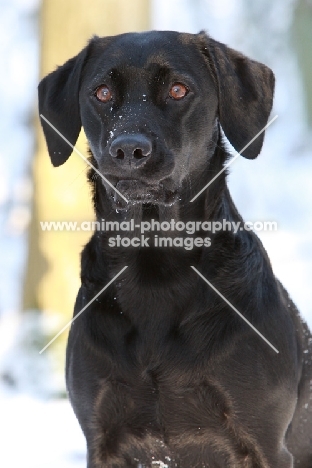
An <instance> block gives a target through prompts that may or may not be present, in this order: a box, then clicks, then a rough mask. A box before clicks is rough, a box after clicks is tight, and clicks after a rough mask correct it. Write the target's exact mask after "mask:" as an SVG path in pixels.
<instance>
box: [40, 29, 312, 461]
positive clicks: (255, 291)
mask: <svg viewBox="0 0 312 468" xmlns="http://www.w3.org/2000/svg"><path fill="white" fill-rule="evenodd" d="M174 83H183V85H185V89H186V92H187V94H186V95H185V97H183V98H182V99H180V100H175V99H173V98H172V97H170V96H169V94H170V92H171V91H170V89H171V87H172V85H173V84H174ZM101 85H106V86H107V87H108V88H109V89H110V92H111V95H112V99H111V100H110V101H109V102H106V103H104V102H101V101H99V100H98V99H97V97H96V92H97V90H98V89H99V87H100V86H101ZM273 89H274V76H273V73H272V72H271V70H270V69H269V68H267V67H266V66H264V65H262V64H260V63H258V62H255V61H252V60H250V59H249V58H247V57H245V56H243V55H241V54H240V53H238V52H236V51H234V50H232V49H230V48H228V47H227V46H225V45H224V44H220V43H219V42H216V41H214V40H213V39H211V38H210V37H208V36H207V35H206V34H205V33H203V32H201V33H200V34H198V35H192V34H180V33H175V32H148V33H141V34H134V33H133V34H124V35H120V36H116V37H108V38H97V37H95V38H93V39H92V40H91V41H90V43H89V45H88V46H87V47H86V48H85V49H84V50H83V51H82V52H81V53H80V54H78V55H77V56H76V57H75V58H73V59H71V60H69V61H68V62H67V63H66V64H65V65H64V66H63V67H59V68H58V69H57V70H56V71H55V72H53V73H51V74H50V75H48V76H47V77H46V78H44V79H43V80H42V82H41V83H40V85H39V107H40V113H42V114H43V116H44V117H46V118H47V119H48V120H49V121H50V122H51V123H52V124H53V125H54V126H55V127H56V128H57V129H58V130H59V131H60V132H61V133H62V134H64V135H65V136H66V138H68V139H69V140H70V142H71V143H72V144H75V141H76V139H77V137H78V134H79V130H80V126H81V124H82V125H83V127H84V130H85V132H86V135H87V138H88V141H89V145H90V151H91V159H90V160H91V162H92V164H93V166H94V167H96V168H97V169H98V170H99V171H100V173H101V174H103V175H104V176H105V177H106V178H107V179H108V180H109V181H110V182H111V183H112V184H113V186H114V187H116V188H117V189H118V190H119V191H120V192H121V193H123V195H124V196H126V198H127V199H128V201H129V202H128V204H126V203H125V201H124V200H122V198H121V197H120V196H116V195H115V192H114V189H112V188H111V187H110V186H109V185H108V184H107V183H106V182H105V181H103V180H102V178H101V177H100V176H98V175H97V174H96V173H95V171H94V170H93V169H92V170H91V171H90V173H89V180H90V183H91V184H92V186H93V196H94V207H95V212H96V217H97V219H98V220H99V221H100V220H102V219H105V220H110V221H119V222H121V221H129V220H130V219H131V218H133V219H135V222H136V223H138V222H139V221H142V220H143V221H144V220H150V219H156V220H159V221H166V220H167V221H169V220H170V219H175V220H176V221H178V220H180V221H184V222H187V221H204V220H206V221H222V220H227V221H235V222H237V221H242V219H241V217H240V215H239V214H238V212H237V210H236V208H235V206H234V204H233V202H232V200H231V197H230V194H229V192H228V189H227V185H226V174H225V172H223V173H222V174H221V175H220V176H219V177H218V178H217V179H216V180H215V181H214V182H213V183H212V184H211V185H210V186H209V187H208V189H207V190H206V191H205V192H204V193H203V194H202V195H201V196H199V197H198V198H197V199H196V200H195V201H194V202H193V203H190V200H191V199H192V197H194V196H195V195H196V194H197V193H198V191H199V190H200V189H201V188H202V187H204V186H205V185H206V184H207V183H208V182H209V180H211V179H212V178H213V177H214V176H215V175H216V174H218V172H219V171H220V170H221V169H222V168H223V167H224V164H225V162H226V160H227V159H228V158H229V154H228V153H227V151H226V149H225V147H224V144H223V139H222V135H221V131H220V125H221V126H222V128H223V130H224V132H225V134H226V136H227V137H228V139H229V141H230V142H231V143H232V145H233V146H234V147H235V149H236V150H238V151H240V150H241V149H242V148H243V147H244V146H245V145H246V144H247V143H248V142H249V141H250V140H251V139H252V138H253V137H254V136H255V135H256V134H257V133H258V132H259V131H260V130H262V128H263V127H264V126H265V124H266V123H267V121H268V117H269V114H270V111H271V107H272V100H273ZM42 124H43V128H44V132H45V136H46V139H47V145H48V149H49V153H50V156H51V160H52V163H53V164H54V165H55V166H58V165H60V164H62V163H64V162H65V161H66V160H67V158H68V157H69V156H70V153H71V148H70V147H69V146H68V145H67V144H66V143H64V142H63V141H62V140H61V138H60V137H59V136H58V135H56V134H55V133H54V131H53V130H51V129H50V128H49V126H48V124H47V123H46V122H45V121H42ZM262 143H263V134H262V135H261V136H260V137H259V138H258V139H257V140H256V141H255V142H254V143H253V144H251V145H250V146H249V147H248V149H246V150H245V151H244V152H243V156H245V157H247V158H250V159H253V158H255V157H256V156H257V155H258V154H259V152H260V150H261V147H262ZM137 234H138V233H137V232H132V233H124V235H127V236H128V237H131V236H136V235H137ZM157 234H159V235H164V236H166V237H172V238H173V237H174V236H176V235H177V233H174V232H163V233H157ZM179 235H180V236H182V238H185V237H187V235H186V234H185V233H183V234H179ZM205 235H206V234H205V233H204V232H201V231H198V232H196V233H194V235H193V237H196V236H202V237H205ZM111 236H112V233H106V232H96V233H95V234H94V235H93V236H92V238H91V240H90V242H89V243H88V244H87V245H86V247H85V248H84V250H83V252H82V259H81V263H82V265H81V280H82V285H81V288H80V290H79V293H78V297H77V301H76V305H75V314H77V313H78V312H79V311H80V310H81V309H82V308H83V307H85V305H86V304H87V303H88V302H89V301H91V300H92V299H93V298H94V296H95V295H96V294H97V293H98V292H99V291H101V289H102V288H103V287H104V286H105V285H106V284H107V283H108V282H109V281H110V280H111V279H112V278H113V277H114V276H115V275H116V274H117V273H118V272H119V271H120V270H121V269H122V268H123V267H124V266H125V265H127V266H128V268H127V269H126V270H125V271H124V273H123V274H122V275H121V276H120V277H119V278H118V279H117V280H116V281H115V282H114V283H113V284H112V285H111V286H110V287H109V288H107V289H106V290H105V291H104V292H103V293H102V294H101V295H100V296H99V297H98V299H97V300H96V301H94V302H93V303H92V304H91V305H90V306H89V307H88V308H87V309H86V310H85V311H84V312H83V314H82V315H81V316H80V317H78V318H77V320H76V321H75V322H74V324H73V325H72V327H71V331H70V335H69V341H68V348H67V369H66V376H67V385H68V390H69V396H70V400H71V403H72V405H73V408H74V411H75V413H76V415H77V418H78V420H79V422H80V424H81V427H82V429H83V431H84V434H85V436H86V439H87V445H88V468H104V467H105V468H126V467H131V468H139V467H142V468H143V467H145V468H152V467H154V468H155V467H157V466H158V467H163V468H164V467H168V468H169V467H170V468H174V467H177V468H191V467H192V468H200V467H201V468H224V467H229V468H234V467H235V468H248V467H249V468H268V467H270V468H291V467H293V466H294V467H298V468H311V467H312V409H311V408H312V390H311V383H312V364H311V361H312V360H311V355H312V339H311V335H310V334H309V331H308V329H307V327H306V325H305V324H303V323H302V321H301V320H300V318H299V315H298V312H297V310H296V308H295V306H294V305H293V303H292V302H291V300H290V299H289V297H288V295H287V292H286V291H285V290H284V289H283V287H282V286H281V285H280V283H279V282H278V281H277V280H276V278H275V277H274V274H273V272H272V269H271V266H270V262H269V259H268V257H267V254H266V252H265V250H264V249H263V247H262V245H261V243H260V241H259V239H258V238H257V237H256V236H255V235H254V234H253V233H252V232H248V231H245V230H243V231H238V232H237V234H234V233H233V232H229V231H223V232H218V233H216V234H212V235H210V238H211V246H210V247H209V248H207V247H194V248H193V249H191V250H186V249H184V248H183V247H182V248H181V247H172V248H156V247H142V248H131V247H129V248H117V247H115V248H113V247H109V246H108V238H109V237H111ZM149 237H151V233H149ZM191 237H192V236H191ZM191 265H193V266H195V267H196V269H197V270H199V271H200V272H201V273H202V274H203V275H204V276H205V277H206V278H207V279H208V280H209V281H210V282H211V283H212V284H213V285H214V286H215V287H216V288H217V289H218V290H219V291H220V292H221V294H223V295H224V296H225V297H226V298H227V299H228V300H229V301H230V302H231V303H232V304H233V305H234V306H235V307H236V308H237V309H238V310H239V311H240V312H241V313H243V315H244V316H245V317H246V318H247V319H248V320H249V321H250V322H251V323H252V324H253V325H254V326H255V327H256V328H257V329H258V330H259V331H260V332H261V333H262V334H263V335H264V336H265V337H266V338H267V339H268V340H269V341H270V342H271V343H272V345H273V346H275V347H276V348H277V349H278V351H279V353H278V354H277V353H275V352H274V350H273V349H272V348H271V347H270V346H269V345H268V344H267V343H266V342H264V341H263V340H262V338H261V337H260V336H258V335H257V334H256V333H255V332H254V331H253V330H252V329H251V328H250V327H249V326H248V324H246V323H245V322H244V321H243V320H242V319H241V318H240V317H239V316H238V315H237V314H236V313H235V312H234V311H233V310H232V308H231V307H229V306H228V305H227V304H226V303H225V302H224V301H223V299H221V298H220V297H219V296H218V295H217V294H216V293H215V292H214V291H213V290H212V289H211V288H210V287H209V286H208V285H207V284H206V283H205V282H204V281H203V280H202V279H201V278H199V277H198V275H197V274H196V273H195V271H193V270H192V269H191ZM291 454H292V455H291Z"/></svg>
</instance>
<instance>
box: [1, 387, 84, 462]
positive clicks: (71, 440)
mask: <svg viewBox="0 0 312 468" xmlns="http://www.w3.org/2000/svg"><path fill="white" fill-rule="evenodd" d="M0 415H1V416H0V437H1V450H0V466H2V467H5V468H18V467H23V468H56V467H60V468H85V467H86V455H85V440H84V437H83V434H82V432H81V430H80V427H79V424H78V421H77V420H76V418H75V416H74V413H73V411H72V409H71V407H70V405H69V403H68V401H67V400H41V399H38V398H32V397H30V396H26V395H23V394H19V395H13V394H0Z"/></svg>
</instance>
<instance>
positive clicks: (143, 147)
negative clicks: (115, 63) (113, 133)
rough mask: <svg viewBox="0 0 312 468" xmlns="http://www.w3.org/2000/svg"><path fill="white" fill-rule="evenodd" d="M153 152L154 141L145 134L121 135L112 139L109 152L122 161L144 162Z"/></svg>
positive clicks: (139, 163)
mask: <svg viewBox="0 0 312 468" xmlns="http://www.w3.org/2000/svg"><path fill="white" fill-rule="evenodd" d="M151 153H152V142H151V141H150V140H149V139H148V138H147V137H146V136H144V135H139V134H137V135H119V136H118V137H117V138H116V139H115V140H114V141H112V143H111V145H110V148H109V154H110V155H111V157H112V158H115V159H116V160H119V161H120V162H121V163H126V164H127V163H128V164H129V163H130V164H131V165H133V166H141V165H142V164H144V163H145V162H146V161H147V160H148V159H149V157H150V156H151Z"/></svg>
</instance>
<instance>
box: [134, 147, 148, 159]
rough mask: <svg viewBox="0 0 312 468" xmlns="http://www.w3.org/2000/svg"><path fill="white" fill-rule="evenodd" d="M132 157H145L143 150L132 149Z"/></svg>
mask: <svg viewBox="0 0 312 468" xmlns="http://www.w3.org/2000/svg"><path fill="white" fill-rule="evenodd" d="M133 157H134V159H142V158H145V156H144V154H143V152H142V150H141V149H139V148H137V149H136V150H134V152H133Z"/></svg>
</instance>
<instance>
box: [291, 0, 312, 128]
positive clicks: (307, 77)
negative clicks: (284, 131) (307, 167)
mask: <svg viewBox="0 0 312 468" xmlns="http://www.w3.org/2000/svg"><path fill="white" fill-rule="evenodd" d="M293 34H294V39H295V47H296V52H297V59H298V63H299V66H300V71H301V76H302V81H303V86H304V90H305V97H306V101H305V104H306V112H307V119H308V124H309V126H310V128H311V127H312V0H298V3H297V8H296V10H295V15H294V23H293Z"/></svg>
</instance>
